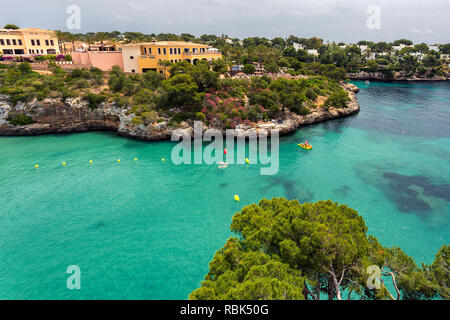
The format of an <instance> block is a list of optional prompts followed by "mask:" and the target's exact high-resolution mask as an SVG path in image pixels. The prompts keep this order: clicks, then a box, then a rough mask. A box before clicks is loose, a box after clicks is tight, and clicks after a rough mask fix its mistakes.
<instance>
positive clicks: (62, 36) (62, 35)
mask: <svg viewBox="0 0 450 320" xmlns="http://www.w3.org/2000/svg"><path fill="white" fill-rule="evenodd" d="M55 36H56V38H57V39H58V46H59V52H63V53H65V51H66V45H65V44H64V42H65V40H66V34H65V32H62V31H61V30H56V31H55ZM63 44H64V50H63Z"/></svg>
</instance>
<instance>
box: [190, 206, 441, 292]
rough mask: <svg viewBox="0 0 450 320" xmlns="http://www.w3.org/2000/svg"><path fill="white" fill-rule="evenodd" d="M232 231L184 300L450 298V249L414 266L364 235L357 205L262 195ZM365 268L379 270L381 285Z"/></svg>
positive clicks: (404, 256)
mask: <svg viewBox="0 0 450 320" xmlns="http://www.w3.org/2000/svg"><path fill="white" fill-rule="evenodd" d="M231 230H232V231H233V232H235V233H236V235H237V237H232V238H230V239H228V241H227V242H226V244H225V246H224V247H223V248H221V249H220V250H219V251H217V253H216V254H215V256H214V258H213V260H212V261H211V262H210V264H209V272H208V274H207V275H206V277H205V280H204V281H203V282H202V284H201V287H200V288H198V289H196V290H195V291H193V292H192V293H191V294H190V296H189V298H190V299H194V300H197V299H199V300H206V299H315V300H318V299H320V297H321V295H322V294H325V295H326V296H327V297H328V299H338V300H341V299H352V298H358V299H393V300H399V299H432V298H436V297H440V298H445V299H448V298H449V289H448V285H449V279H448V272H449V262H450V261H449V253H450V246H447V245H443V246H442V248H441V249H440V250H439V252H438V253H437V255H436V259H435V261H434V262H433V264H431V265H429V266H428V265H425V264H422V265H421V266H418V265H416V263H415V262H414V260H413V259H412V258H411V257H409V256H408V255H407V254H406V253H404V252H403V251H402V250H401V249H400V248H398V247H393V248H387V247H384V246H382V245H381V244H380V243H379V242H378V240H377V239H376V238H375V237H373V236H370V235H367V227H366V225H365V222H364V220H363V218H362V217H361V216H360V215H359V214H358V212H357V211H356V210H353V209H351V208H349V207H347V206H345V205H339V204H338V203H333V202H332V201H330V200H328V201H319V202H316V203H304V204H300V203H299V202H298V201H297V200H293V201H289V200H287V199H284V198H274V199H272V200H266V199H263V200H261V201H260V202H259V205H256V204H252V205H249V206H246V207H244V208H243V209H242V211H241V212H238V213H236V214H235V215H234V217H233V221H232V224H231ZM369 266H372V268H373V266H376V267H375V268H377V267H378V268H379V269H380V271H381V275H382V277H381V280H382V281H381V282H380V287H379V289H377V288H376V285H375V282H371V281H372V279H374V278H369V277H370V276H371V275H372V272H371V271H370V268H369V269H368V267H369ZM368 282H371V283H372V284H374V286H373V287H371V288H373V289H371V288H370V287H369V286H368V285H367V283H368ZM388 282H390V283H391V285H390V286H389V287H390V288H393V289H388V286H387V285H386V284H387V283H388ZM392 290H394V292H391V291H392Z"/></svg>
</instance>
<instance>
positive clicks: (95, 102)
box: [83, 92, 106, 110]
mask: <svg viewBox="0 0 450 320" xmlns="http://www.w3.org/2000/svg"><path fill="white" fill-rule="evenodd" d="M83 99H84V100H86V101H87V102H88V103H89V108H91V109H92V110H93V109H96V108H98V106H99V105H100V103H102V102H104V101H105V100H106V96H105V95H102V94H95V93H92V92H88V93H86V94H85V95H84V96H83Z"/></svg>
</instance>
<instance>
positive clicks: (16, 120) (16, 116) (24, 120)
mask: <svg viewBox="0 0 450 320" xmlns="http://www.w3.org/2000/svg"><path fill="white" fill-rule="evenodd" d="M6 120H8V122H9V123H10V124H12V125H14V126H23V125H27V124H31V123H33V122H34V121H33V119H31V118H30V117H28V116H27V115H25V114H22V113H19V112H9V114H8V117H7V118H6Z"/></svg>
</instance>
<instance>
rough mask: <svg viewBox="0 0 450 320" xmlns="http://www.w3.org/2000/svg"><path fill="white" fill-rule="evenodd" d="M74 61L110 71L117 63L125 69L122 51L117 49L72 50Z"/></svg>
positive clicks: (85, 65)
mask: <svg viewBox="0 0 450 320" xmlns="http://www.w3.org/2000/svg"><path fill="white" fill-rule="evenodd" d="M71 56H72V61H73V63H74V64H75V65H82V66H84V67H96V68H99V69H101V70H102V71H109V70H111V68H112V67H113V66H115V65H118V66H119V67H120V69H122V70H124V65H123V57H122V52H117V51H111V52H109V51H88V52H72V53H71Z"/></svg>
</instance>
